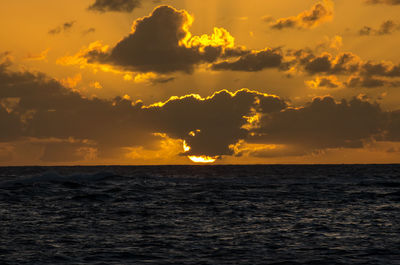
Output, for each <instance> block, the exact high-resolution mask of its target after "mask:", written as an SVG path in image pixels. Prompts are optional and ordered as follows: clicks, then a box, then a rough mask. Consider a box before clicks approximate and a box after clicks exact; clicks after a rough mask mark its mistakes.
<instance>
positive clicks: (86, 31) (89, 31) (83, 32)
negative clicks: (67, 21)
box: [82, 28, 96, 35]
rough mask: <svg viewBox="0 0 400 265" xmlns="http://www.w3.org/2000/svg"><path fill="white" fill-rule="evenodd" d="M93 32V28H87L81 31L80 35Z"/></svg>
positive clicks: (94, 30)
mask: <svg viewBox="0 0 400 265" xmlns="http://www.w3.org/2000/svg"><path fill="white" fill-rule="evenodd" d="M94 32H96V29H95V28H88V29H86V30H84V31H82V35H87V34H90V33H94Z"/></svg>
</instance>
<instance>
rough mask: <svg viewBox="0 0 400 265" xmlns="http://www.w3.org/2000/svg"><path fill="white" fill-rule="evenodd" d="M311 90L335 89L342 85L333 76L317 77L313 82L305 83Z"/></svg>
mask: <svg viewBox="0 0 400 265" xmlns="http://www.w3.org/2000/svg"><path fill="white" fill-rule="evenodd" d="M305 83H306V84H307V86H308V87H310V88H311V89H335V88H341V87H342V86H343V84H342V83H341V82H340V81H339V80H338V78H337V77H336V76H334V75H331V76H317V77H316V79H315V80H310V81H306V82H305Z"/></svg>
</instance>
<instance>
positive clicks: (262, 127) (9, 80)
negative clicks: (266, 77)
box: [0, 64, 400, 163]
mask: <svg viewBox="0 0 400 265" xmlns="http://www.w3.org/2000/svg"><path fill="white" fill-rule="evenodd" d="M1 65H3V64H0V66H1ZM0 87H1V89H0V125H1V128H2V130H1V131H0V144H2V145H1V146H3V147H4V144H13V143H15V142H18V141H25V142H28V143H30V144H32V145H35V146H41V148H42V154H41V159H42V161H47V162H54V163H55V162H68V161H69V162H73V161H80V160H83V159H86V158H87V157H90V156H93V155H94V154H95V155H96V156H97V157H98V158H110V157H111V158H114V159H117V158H119V156H121V155H124V154H125V152H126V149H127V148H132V147H141V148H143V149H146V150H147V149H151V150H157V149H158V148H159V145H160V141H161V140H162V139H163V136H162V134H165V135H166V136H167V137H169V138H172V139H176V140H182V141H183V140H184V141H185V142H186V144H187V145H188V146H190V147H191V149H190V150H189V151H187V152H185V153H184V152H183V150H182V155H195V156H201V155H207V156H212V157H220V156H224V155H240V154H243V152H244V151H243V150H242V151H240V146H239V147H238V143H243V142H244V141H245V142H248V143H250V144H265V145H270V144H272V145H277V146H281V147H280V148H278V149H274V150H275V151H273V152H272V151H265V150H264V151H263V150H262V149H257V150H253V151H254V152H253V151H251V150H250V149H248V152H247V154H251V155H254V156H264V157H265V156H285V155H296V154H301V153H304V152H313V151H316V150H322V149H325V148H340V147H345V148H353V147H354V148H355V147H362V146H363V144H364V142H366V141H370V140H372V139H376V140H382V141H398V140H399V139H398V135H399V131H400V118H399V116H400V115H399V113H398V112H386V111H383V110H382V109H381V108H380V107H379V105H377V104H375V103H370V102H368V101H367V100H366V99H365V100H364V99H353V100H351V101H349V102H347V101H345V100H342V101H341V102H335V101H334V99H333V98H331V97H325V98H316V99H314V100H313V101H312V102H311V103H309V104H307V105H306V106H305V107H302V108H291V107H290V106H289V105H288V103H287V102H285V101H284V100H282V99H280V98H279V97H276V96H271V95H268V94H264V93H260V92H256V91H252V90H248V89H242V90H238V91H236V92H235V93H232V92H228V91H226V90H222V91H219V92H216V93H215V94H213V95H212V96H210V97H207V98H201V97H200V96H198V95H187V96H183V97H174V98H171V99H170V100H168V101H166V102H160V103H156V104H153V105H150V106H145V105H143V103H141V102H140V101H137V102H136V103H134V102H133V101H131V100H127V99H123V98H115V99H113V100H104V99H98V98H92V99H89V98H84V97H82V96H81V95H79V94H78V93H76V92H73V91H71V90H69V89H67V88H65V87H63V86H62V85H61V84H60V83H59V82H57V81H55V80H53V79H51V78H49V77H47V76H45V75H43V74H40V73H31V72H14V71H11V70H9V68H8V67H7V66H4V65H3V66H1V67H0ZM235 146H236V149H235ZM3 147H2V148H3ZM238 148H239V149H238ZM3 149H4V148H3ZM7 150H8V149H7ZM7 150H6V151H7ZM124 150H125V151H124ZM5 153H7V156H6V157H8V153H9V151H7V152H5ZM244 153H246V152H244Z"/></svg>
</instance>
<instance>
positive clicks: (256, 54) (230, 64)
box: [211, 48, 287, 72]
mask: <svg viewBox="0 0 400 265" xmlns="http://www.w3.org/2000/svg"><path fill="white" fill-rule="evenodd" d="M283 59H284V56H283V54H282V51H281V50H280V49H271V48H267V49H264V50H261V51H252V52H251V53H248V54H245V55H243V56H241V57H240V58H239V59H237V60H235V61H224V62H219V63H215V64H213V65H212V67H211V68H212V70H217V71H220V70H231V71H246V72H257V71H261V70H264V69H267V68H283V69H285V68H287V65H286V64H285V63H284V62H283Z"/></svg>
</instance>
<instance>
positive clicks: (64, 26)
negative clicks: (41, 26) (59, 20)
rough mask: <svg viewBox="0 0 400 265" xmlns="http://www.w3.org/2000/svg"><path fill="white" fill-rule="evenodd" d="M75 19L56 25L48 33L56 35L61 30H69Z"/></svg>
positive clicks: (61, 31)
mask: <svg viewBox="0 0 400 265" xmlns="http://www.w3.org/2000/svg"><path fill="white" fill-rule="evenodd" d="M75 23H76V21H69V22H65V23H64V24H62V25H60V26H57V27H56V28H54V29H51V30H49V32H48V33H49V34H50V35H57V34H60V33H63V32H67V31H69V30H70V29H71V28H72V27H73V26H74V25H75Z"/></svg>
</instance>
